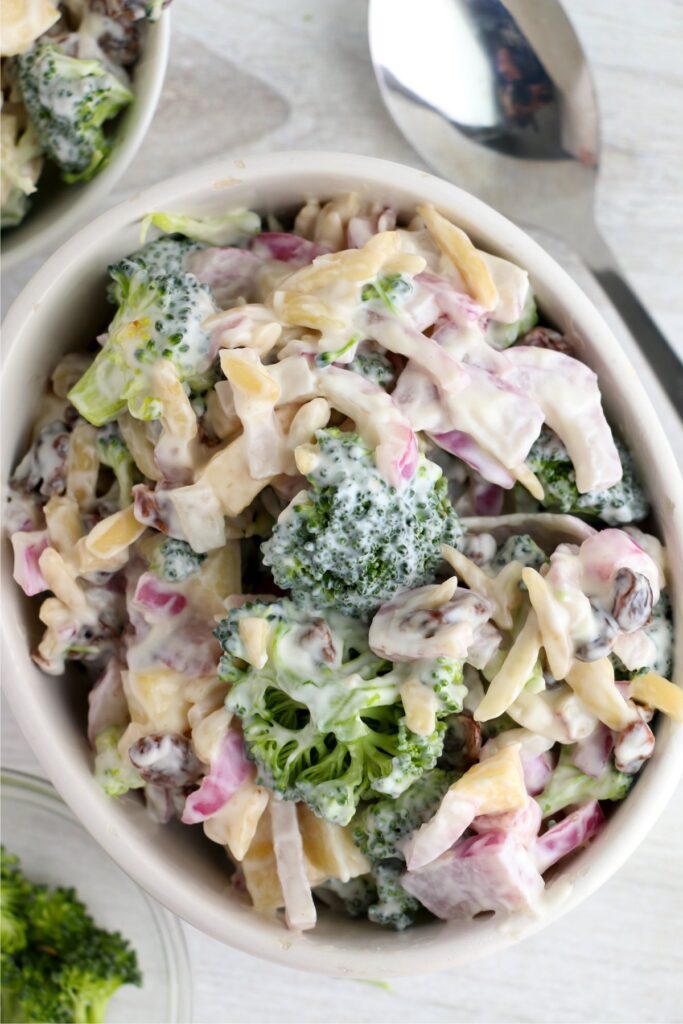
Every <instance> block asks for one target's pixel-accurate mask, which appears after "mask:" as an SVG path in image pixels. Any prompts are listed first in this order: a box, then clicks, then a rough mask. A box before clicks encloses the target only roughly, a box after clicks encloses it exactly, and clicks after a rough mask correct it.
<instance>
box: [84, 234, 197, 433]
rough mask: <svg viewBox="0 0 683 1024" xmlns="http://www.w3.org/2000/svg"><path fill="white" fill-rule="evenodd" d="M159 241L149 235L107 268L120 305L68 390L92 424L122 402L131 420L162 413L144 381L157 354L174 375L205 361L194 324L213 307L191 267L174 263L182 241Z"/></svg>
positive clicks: (191, 372) (189, 374)
mask: <svg viewBox="0 0 683 1024" xmlns="http://www.w3.org/2000/svg"><path fill="white" fill-rule="evenodd" d="M161 241H163V243H164V244H163V245H159V244H158V243H157V242H152V243H151V244H150V245H149V246H146V247H145V248H144V249H142V250H140V252H138V253H134V254H133V255H132V256H130V257H127V258H126V259H123V260H121V261H119V263H116V264H114V265H113V266H112V267H110V268H109V269H110V273H111V275H112V278H113V285H112V289H111V296H112V297H113V298H114V299H115V300H116V301H118V302H119V303H120V305H119V308H118V310H117V312H116V315H115V317H114V319H113V321H112V323H111V325H110V327H109V334H108V337H107V340H106V342H105V344H104V346H103V347H102V349H101V350H100V352H99V353H98V354H97V356H96V357H95V359H94V361H93V362H92V363H91V364H90V366H89V367H88V369H87V370H86V371H85V373H84V374H83V376H82V377H81V378H80V380H79V381H78V382H77V383H76V384H75V385H74V387H73V388H72V389H71V391H70V392H69V396H68V397H69V400H70V401H71V402H72V403H73V404H74V405H75V406H76V408H77V409H78V411H79V412H80V414H81V416H83V417H84V418H85V419H87V420H89V422H90V423H94V424H95V426H101V425H102V424H104V423H107V422H108V421H109V420H111V419H113V418H114V417H115V416H117V415H118V414H119V413H120V412H122V411H123V410H124V409H125V408H126V407H128V410H129V412H130V413H131V415H132V416H135V417H136V418H137V419H142V420H152V419H157V418H159V417H160V416H161V415H162V412H163V407H162V403H161V401H160V400H159V399H158V398H156V397H154V389H153V386H152V380H151V371H152V367H153V366H154V364H155V363H156V362H157V361H158V360H160V359H168V360H170V361H171V362H172V363H173V365H174V367H175V368H176V370H177V373H178V377H179V379H180V380H181V381H189V380H191V379H193V378H195V377H197V376H198V375H200V374H203V373H206V372H207V371H208V370H209V368H210V367H211V363H212V361H213V357H212V351H211V342H210V339H209V335H208V334H207V333H206V331H205V330H204V329H203V327H202V324H203V321H204V320H205V319H206V318H207V316H209V315H210V314H211V313H213V312H215V309H216V307H215V305H214V302H213V300H212V298H211V295H210V293H209V291H208V289H207V288H205V287H204V286H203V285H200V283H199V281H198V280H197V278H196V277H195V276H194V275H193V274H189V273H185V272H184V271H182V270H180V271H176V269H175V267H176V266H177V265H179V264H180V263H181V261H182V259H183V257H184V255H185V253H186V252H187V246H186V245H184V244H183V243H182V242H178V241H177V240H174V239H163V240H161Z"/></svg>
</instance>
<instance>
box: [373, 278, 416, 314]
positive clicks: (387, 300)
mask: <svg viewBox="0 0 683 1024" xmlns="http://www.w3.org/2000/svg"><path fill="white" fill-rule="evenodd" d="M412 291H413V285H412V282H411V281H410V278H408V277H404V276H403V274H383V275H381V276H379V277H376V278H375V280H374V281H372V282H370V283H368V284H366V285H364V286H363V289H362V291H361V293H360V297H361V299H362V301H363V302H368V303H375V304H380V305H384V306H386V308H387V309H388V310H389V312H390V313H396V312H397V303H399V302H403V301H405V299H407V298H408V296H409V295H410V294H411V293H412Z"/></svg>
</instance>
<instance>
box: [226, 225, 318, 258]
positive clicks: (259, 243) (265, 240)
mask: <svg viewBox="0 0 683 1024" xmlns="http://www.w3.org/2000/svg"><path fill="white" fill-rule="evenodd" d="M249 249H250V250H251V252H252V253H253V254H254V256H256V257H258V258H259V259H260V260H278V261H279V262H280V263H300V264H301V265H302V266H303V265H304V264H306V263H312V262H313V260H314V259H316V257H318V256H324V255H325V254H326V253H328V252H329V251H330V249H329V246H327V245H322V244H321V243H320V242H309V241H308V239H307V238H301V237H300V236H299V235H291V234H288V233H287V232H286V231H264V232H263V234H260V235H254V237H253V238H252V239H251V241H250V242H249ZM242 251H243V250H242Z"/></svg>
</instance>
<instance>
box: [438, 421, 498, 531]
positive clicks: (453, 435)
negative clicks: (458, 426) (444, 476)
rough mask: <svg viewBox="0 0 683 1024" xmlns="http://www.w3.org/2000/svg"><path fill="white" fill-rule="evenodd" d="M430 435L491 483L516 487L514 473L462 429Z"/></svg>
mask: <svg viewBox="0 0 683 1024" xmlns="http://www.w3.org/2000/svg"><path fill="white" fill-rule="evenodd" d="M428 436H429V437H430V438H431V440H432V441H433V442H434V443H435V444H437V445H438V446H439V448H443V450H444V451H446V452H450V454H451V455H455V456H457V457H458V458H459V459H462V461H463V462H466V463H467V465H468V466H470V468H471V469H475V470H476V471H477V473H480V474H481V476H483V477H484V479H485V480H488V481H489V483H492V484H496V485H497V486H498V487H503V488H505V490H510V488H511V487H514V485H515V478H514V477H513V476H512V474H511V473H509V472H508V470H507V469H506V468H505V466H503V464H502V463H501V462H499V461H498V459H496V458H494V457H493V456H492V455H489V454H488V452H485V451H484V449H483V448H482V447H481V446H480V445H478V444H477V442H476V441H475V440H474V439H473V438H471V437H470V436H469V434H465V433H464V432H463V431H462V430H449V431H447V432H446V433H443V434H429V435H428ZM477 515H496V513H495V512H484V511H477Z"/></svg>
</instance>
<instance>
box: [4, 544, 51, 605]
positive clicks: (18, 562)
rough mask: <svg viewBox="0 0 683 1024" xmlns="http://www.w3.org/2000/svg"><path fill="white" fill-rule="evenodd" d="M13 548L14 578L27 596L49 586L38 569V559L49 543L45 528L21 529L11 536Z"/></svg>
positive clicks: (38, 592)
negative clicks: (27, 530) (28, 530)
mask: <svg viewBox="0 0 683 1024" xmlns="http://www.w3.org/2000/svg"><path fill="white" fill-rule="evenodd" d="M10 539H11V542H12V547H13V549H14V572H13V575H14V579H15V580H16V582H17V583H18V584H19V586H20V587H21V589H22V590H23V591H24V593H25V594H26V595H27V596H28V597H33V596H34V595H35V594H41V593H42V592H43V591H44V590H48V589H49V587H48V585H47V583H46V582H45V579H44V578H43V574H42V572H41V571H40V566H39V564H38V560H39V558H40V556H41V554H42V553H43V551H44V550H45V548H47V547H48V546H49V544H50V538H49V537H48V533H47V530H33V531H30V532H25V531H22V530H19V531H17V532H16V533H13V534H12V536H11V538H10Z"/></svg>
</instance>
